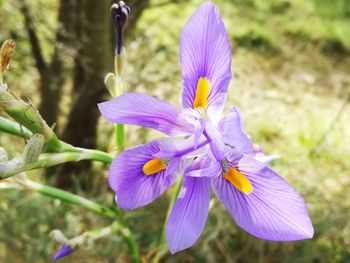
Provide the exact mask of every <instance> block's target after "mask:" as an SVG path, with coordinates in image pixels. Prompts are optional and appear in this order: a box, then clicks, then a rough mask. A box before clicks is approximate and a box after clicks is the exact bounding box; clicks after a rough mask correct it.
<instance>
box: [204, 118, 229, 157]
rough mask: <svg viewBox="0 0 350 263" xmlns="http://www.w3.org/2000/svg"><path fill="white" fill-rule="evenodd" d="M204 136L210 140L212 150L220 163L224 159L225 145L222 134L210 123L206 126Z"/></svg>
mask: <svg viewBox="0 0 350 263" xmlns="http://www.w3.org/2000/svg"><path fill="white" fill-rule="evenodd" d="M203 134H204V136H205V137H206V138H207V139H209V140H210V149H211V152H212V154H213V156H214V158H215V159H216V160H218V161H222V160H223V159H224V151H225V144H224V141H223V138H222V135H221V133H220V132H219V131H218V130H217V128H216V127H215V126H214V125H213V123H212V122H210V121H208V122H207V123H206V126H205V131H204V133H203Z"/></svg>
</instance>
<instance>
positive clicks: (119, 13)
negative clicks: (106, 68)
mask: <svg viewBox="0 0 350 263" xmlns="http://www.w3.org/2000/svg"><path fill="white" fill-rule="evenodd" d="M130 12H131V9H130V7H129V6H127V5H126V4H125V3H124V2H123V1H119V3H115V4H113V5H112V7H111V15H112V19H113V22H114V25H115V28H116V30H117V47H116V52H117V54H118V55H120V54H121V52H122V49H123V40H124V35H123V34H124V28H125V25H126V22H127V20H128V16H129V15H130Z"/></svg>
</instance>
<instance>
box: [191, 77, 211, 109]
mask: <svg viewBox="0 0 350 263" xmlns="http://www.w3.org/2000/svg"><path fill="white" fill-rule="evenodd" d="M209 89H210V83H209V80H208V79H206V78H203V77H202V78H199V80H198V84H197V90H196V97H195V98H194V101H193V108H194V109H196V108H203V109H206V108H207V104H208V96H209Z"/></svg>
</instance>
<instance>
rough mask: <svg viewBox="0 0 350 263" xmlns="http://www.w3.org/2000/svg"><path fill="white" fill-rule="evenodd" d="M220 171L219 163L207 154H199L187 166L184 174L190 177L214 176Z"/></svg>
mask: <svg viewBox="0 0 350 263" xmlns="http://www.w3.org/2000/svg"><path fill="white" fill-rule="evenodd" d="M220 173H221V165H220V163H219V162H217V161H216V160H213V159H212V158H210V157H209V155H208V154H201V155H199V156H198V157H197V158H196V159H195V160H194V161H193V162H192V163H191V164H190V165H189V166H188V167H186V169H185V172H184V175H185V176H191V177H214V176H217V175H219V174H220Z"/></svg>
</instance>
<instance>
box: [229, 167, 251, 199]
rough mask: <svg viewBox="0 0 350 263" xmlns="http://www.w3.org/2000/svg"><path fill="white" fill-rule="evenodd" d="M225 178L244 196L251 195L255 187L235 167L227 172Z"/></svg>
mask: <svg viewBox="0 0 350 263" xmlns="http://www.w3.org/2000/svg"><path fill="white" fill-rule="evenodd" d="M224 178H225V179H226V180H227V181H229V182H230V183H231V184H232V185H233V186H234V187H236V188H237V189H238V190H239V191H241V192H242V193H244V194H250V193H251V192H252V191H253V186H252V184H251V183H250V181H249V180H248V178H247V177H245V176H244V174H242V173H241V172H239V171H238V170H237V169H236V168H235V167H230V169H229V170H228V171H226V172H225V174H224Z"/></svg>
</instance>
